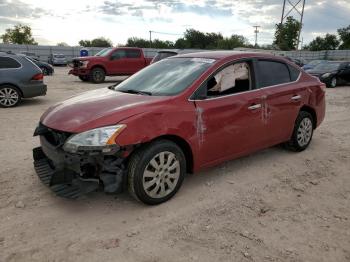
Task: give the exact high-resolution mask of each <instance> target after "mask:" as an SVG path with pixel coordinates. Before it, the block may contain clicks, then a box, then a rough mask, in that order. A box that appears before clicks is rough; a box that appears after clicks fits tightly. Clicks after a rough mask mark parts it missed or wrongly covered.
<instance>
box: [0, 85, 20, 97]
mask: <svg viewBox="0 0 350 262" xmlns="http://www.w3.org/2000/svg"><path fill="white" fill-rule="evenodd" d="M3 86H12V87H14V88H16V89H17V91H18V92H19V94H20V95H21V97H23V92H22V89H20V88H19V87H18V86H17V85H15V84H12V83H0V87H3Z"/></svg>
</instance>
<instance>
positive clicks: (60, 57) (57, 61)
mask: <svg viewBox="0 0 350 262" xmlns="http://www.w3.org/2000/svg"><path fill="white" fill-rule="evenodd" d="M48 63H49V64H51V65H54V66H55V65H64V66H66V65H67V58H66V56H65V55H64V54H51V55H50V56H49V60H48Z"/></svg>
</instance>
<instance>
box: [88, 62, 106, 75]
mask: <svg viewBox="0 0 350 262" xmlns="http://www.w3.org/2000/svg"><path fill="white" fill-rule="evenodd" d="M95 68H101V69H102V70H103V71H104V72H105V74H106V75H107V70H106V68H105V67H104V66H103V65H101V64H96V65H93V66H92V67H91V71H92V70H94V69H95Z"/></svg>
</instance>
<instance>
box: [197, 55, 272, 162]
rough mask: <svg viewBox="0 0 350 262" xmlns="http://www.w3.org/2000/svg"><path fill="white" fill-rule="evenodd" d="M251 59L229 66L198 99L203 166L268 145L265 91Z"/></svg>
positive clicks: (205, 87)
mask: <svg viewBox="0 0 350 262" xmlns="http://www.w3.org/2000/svg"><path fill="white" fill-rule="evenodd" d="M251 67H252V64H251V62H249V61H248V62H239V63H235V64H233V65H229V66H227V67H225V68H224V69H222V70H220V71H219V72H217V73H216V74H215V75H214V76H213V77H211V78H209V79H208V81H207V82H206V83H204V84H203V86H202V87H201V88H203V89H207V95H206V98H204V99H201V100H195V106H196V118H197V120H196V129H197V138H198V148H199V152H200V162H201V163H200V165H203V166H210V165H213V164H216V163H220V162H222V161H225V160H228V159H231V158H234V157H237V156H240V155H245V154H248V153H249V152H253V151H255V150H258V149H261V148H263V147H265V145H266V132H265V121H264V114H263V111H264V100H263V98H262V94H263V91H261V90H256V89H255V85H254V81H252V80H253V76H252V74H251V72H252V70H251Z"/></svg>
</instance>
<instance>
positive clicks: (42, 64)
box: [19, 54, 55, 76]
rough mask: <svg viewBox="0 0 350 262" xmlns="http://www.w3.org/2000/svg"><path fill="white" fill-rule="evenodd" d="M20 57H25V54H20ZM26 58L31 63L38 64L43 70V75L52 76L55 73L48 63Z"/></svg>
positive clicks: (29, 57)
mask: <svg viewBox="0 0 350 262" xmlns="http://www.w3.org/2000/svg"><path fill="white" fill-rule="evenodd" d="M19 55H23V54H19ZM23 56H25V55H23ZM25 57H26V58H28V59H29V60H30V61H32V62H33V63H34V64H36V65H37V66H38V67H39V68H40V69H41V71H42V72H43V74H44V75H45V76H47V75H52V74H53V73H54V72H55V70H54V68H53V66H52V65H50V64H48V63H46V62H43V61H40V60H38V59H35V58H33V57H31V56H25Z"/></svg>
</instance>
